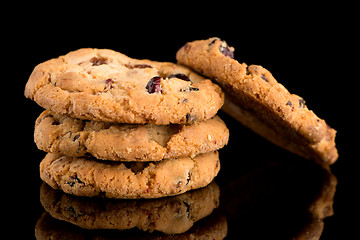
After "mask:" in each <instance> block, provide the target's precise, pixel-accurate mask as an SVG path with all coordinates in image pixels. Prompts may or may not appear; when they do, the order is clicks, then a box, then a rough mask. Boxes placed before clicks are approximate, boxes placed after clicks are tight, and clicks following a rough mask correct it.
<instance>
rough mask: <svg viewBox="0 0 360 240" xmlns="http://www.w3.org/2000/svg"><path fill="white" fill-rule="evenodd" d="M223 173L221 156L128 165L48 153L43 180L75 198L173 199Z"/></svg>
mask: <svg viewBox="0 0 360 240" xmlns="http://www.w3.org/2000/svg"><path fill="white" fill-rule="evenodd" d="M219 170H220V161H219V153H218V152H217V151H215V152H209V153H204V154H200V155H198V156H196V157H194V158H190V157H182V158H176V159H167V160H163V161H160V162H147V163H139V162H134V163H126V162H112V161H104V160H101V161H99V160H96V159H95V158H76V157H69V156H62V155H58V154H52V153H48V154H47V155H46V156H45V158H44V159H43V161H42V162H41V163H40V177H41V179H42V180H43V181H44V182H46V183H47V184H49V185H50V186H51V187H52V188H54V189H61V190H63V191H64V192H66V193H69V194H73V195H76V196H89V197H93V196H101V197H106V198H119V199H122V198H124V199H137V198H160V197H165V196H173V195H177V194H181V193H184V192H186V191H189V190H192V189H197V188H201V187H205V186H206V185H208V184H209V183H211V181H212V180H213V179H214V178H215V176H216V175H217V174H218V172H219Z"/></svg>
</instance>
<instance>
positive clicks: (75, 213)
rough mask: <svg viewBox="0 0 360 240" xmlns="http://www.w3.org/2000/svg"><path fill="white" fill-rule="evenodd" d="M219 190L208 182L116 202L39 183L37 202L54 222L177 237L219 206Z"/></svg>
mask: <svg viewBox="0 0 360 240" xmlns="http://www.w3.org/2000/svg"><path fill="white" fill-rule="evenodd" d="M219 197H220V189H219V186H218V185H217V184H216V183H215V182H212V183H211V184H209V185H208V186H206V187H205V188H202V189H197V190H194V191H189V192H186V193H184V194H180V195H177V196H173V197H167V198H159V199H146V200H118V199H103V198H88V197H77V196H73V195H69V194H65V193H63V192H61V191H56V190H53V189H51V187H49V186H48V185H47V184H45V183H43V184H42V186H41V188H40V201H41V204H42V206H43V207H44V209H45V210H46V211H47V212H48V213H50V215H51V216H52V217H54V218H56V219H60V220H64V221H66V222H70V223H72V224H74V225H77V226H79V227H81V228H86V229H118V230H125V229H132V228H138V229H139V230H142V231H148V232H153V231H159V232H163V233H166V234H179V233H184V232H186V231H187V230H189V229H190V228H191V227H192V226H193V225H194V223H195V222H197V221H198V220H200V219H203V218H205V217H206V216H208V215H210V214H211V213H212V212H213V210H214V209H215V208H217V207H218V206H219Z"/></svg>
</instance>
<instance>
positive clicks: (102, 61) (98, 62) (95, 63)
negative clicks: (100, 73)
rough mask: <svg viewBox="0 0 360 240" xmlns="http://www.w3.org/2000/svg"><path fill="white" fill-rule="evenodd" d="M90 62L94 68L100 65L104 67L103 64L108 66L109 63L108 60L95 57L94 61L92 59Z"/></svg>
mask: <svg viewBox="0 0 360 240" xmlns="http://www.w3.org/2000/svg"><path fill="white" fill-rule="evenodd" d="M90 62H92V64H93V66H99V65H102V64H106V63H107V58H104V57H93V58H92V59H90Z"/></svg>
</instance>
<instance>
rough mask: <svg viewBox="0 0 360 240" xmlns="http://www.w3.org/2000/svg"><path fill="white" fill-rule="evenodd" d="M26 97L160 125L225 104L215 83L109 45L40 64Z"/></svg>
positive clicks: (79, 114) (195, 117) (97, 116)
mask: <svg viewBox="0 0 360 240" xmlns="http://www.w3.org/2000/svg"><path fill="white" fill-rule="evenodd" d="M25 96H26V97H28V98H30V99H32V100H34V101H35V102H37V103H38V104H39V105H40V106H42V107H44V108H45V109H48V110H52V111H54V112H56V113H60V114H68V115H70V116H72V117H75V118H79V119H85V120H96V121H106V122H121V123H138V124H143V123H152V124H158V125H161V124H163V125H165V124H170V123H174V124H184V123H194V122H197V121H202V120H206V119H210V118H212V117H213V116H214V115H215V114H216V112H217V111H218V109H220V108H221V106H222V105H223V102H224V94H223V92H222V91H221V88H220V87H219V86H218V85H216V84H214V83H212V82H211V81H210V80H208V79H205V78H203V77H202V76H200V75H198V74H196V73H194V72H192V71H191V70H190V69H188V68H186V67H183V66H179V65H176V64H173V63H168V62H155V61H150V60H137V59H132V58H129V57H127V56H125V55H123V54H121V53H118V52H115V51H112V50H108V49H79V50H77V51H74V52H70V53H68V54H66V55H65V56H60V57H58V58H56V59H51V60H49V61H46V62H44V63H41V64H39V65H38V66H36V67H35V69H34V71H33V72H32V74H31V76H30V78H29V80H28V82H27V84H26V87H25Z"/></svg>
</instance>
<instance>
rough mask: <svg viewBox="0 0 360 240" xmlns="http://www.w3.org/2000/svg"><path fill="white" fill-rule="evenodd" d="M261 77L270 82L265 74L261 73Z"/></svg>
mask: <svg viewBox="0 0 360 240" xmlns="http://www.w3.org/2000/svg"><path fill="white" fill-rule="evenodd" d="M261 78H262V79H263V80H264V81H265V82H269V80H268V79H267V78H266V77H265V75H264V74H261Z"/></svg>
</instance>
